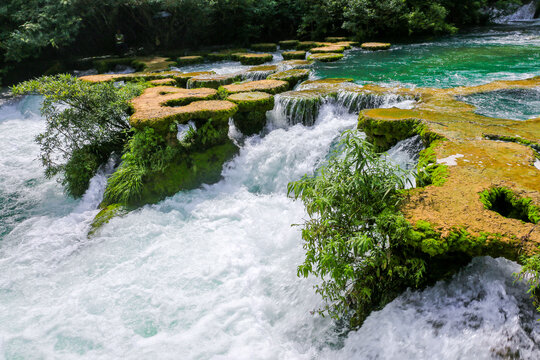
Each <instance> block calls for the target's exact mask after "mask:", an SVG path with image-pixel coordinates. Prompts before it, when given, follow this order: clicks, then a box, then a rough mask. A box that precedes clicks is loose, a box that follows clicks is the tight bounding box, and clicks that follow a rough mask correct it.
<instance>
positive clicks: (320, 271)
mask: <svg viewBox="0 0 540 360" xmlns="http://www.w3.org/2000/svg"><path fill="white" fill-rule="evenodd" d="M340 147H341V153H338V154H335V155H334V156H333V157H331V158H330V160H329V161H328V164H327V165H326V166H324V167H323V168H322V169H320V170H319V171H318V173H317V174H316V175H315V176H304V177H303V178H302V179H301V180H299V181H296V182H292V183H290V184H289V186H288V194H289V195H292V196H293V197H294V198H295V199H300V200H302V201H303V203H304V205H305V207H306V211H307V214H308V219H307V220H305V222H304V223H303V224H302V238H303V240H304V245H303V247H304V249H305V251H306V256H305V260H304V262H303V264H301V265H300V266H298V276H301V277H308V276H310V275H313V276H317V277H319V278H321V283H320V285H318V286H317V287H316V291H317V293H319V294H320V295H321V296H322V298H323V300H324V301H325V304H324V305H323V306H322V307H321V308H320V309H319V312H320V313H321V314H322V315H326V314H329V315H331V316H332V317H335V318H337V319H342V320H348V321H349V323H350V326H351V327H353V328H354V327H358V326H360V325H361V324H362V322H363V321H364V320H365V318H366V317H367V316H368V315H369V314H370V312H371V311H374V310H379V309H381V308H382V307H384V306H385V305H386V304H387V303H388V302H390V301H392V300H393V299H394V298H395V297H396V296H397V295H399V294H400V293H402V292H403V291H404V290H405V289H407V288H412V289H418V288H422V287H424V286H426V285H429V284H432V283H433V282H435V281H437V280H440V279H444V278H448V277H449V276H451V275H452V274H454V273H455V272H456V271H457V270H459V269H460V268H461V267H462V266H464V265H466V264H467V263H468V262H469V261H470V260H471V259H472V258H473V257H475V256H482V255H490V256H494V257H497V256H504V257H506V258H508V259H512V260H518V259H517V257H518V254H519V243H520V241H519V239H516V240H515V241H514V242H508V241H507V240H505V241H502V235H500V234H492V233H486V232H482V233H479V234H472V233H470V232H469V231H468V230H467V229H464V228H459V229H457V228H456V229H452V230H451V231H450V232H449V233H448V234H446V235H443V234H441V231H439V230H438V229H437V228H436V227H434V226H433V225H432V224H430V223H428V222H426V221H418V222H417V223H416V224H414V225H412V224H410V223H409V222H408V221H407V220H406V219H405V218H404V216H403V215H402V213H401V211H400V209H401V206H402V202H403V200H404V199H406V194H407V193H406V192H405V191H404V189H405V185H406V183H405V180H404V179H406V178H407V177H406V176H405V175H406V173H405V172H404V171H402V170H400V169H399V168H397V167H396V166H394V165H391V164H390V163H388V162H387V160H386V158H385V157H384V156H380V155H381V154H380V153H377V152H376V151H375V148H374V147H373V145H371V144H370V143H367V142H365V141H364V140H362V139H361V138H360V137H359V136H358V134H357V133H355V132H353V131H350V132H346V134H345V136H344V138H343V139H342V141H341V143H340ZM536 211H537V210H536ZM534 214H536V215H534V216H537V214H538V212H534ZM536 221H537V220H536ZM521 261H522V262H523V263H524V264H525V266H524V268H523V270H522V272H521V274H520V275H519V276H521V277H526V278H527V279H529V283H530V284H531V291H534V293H533V294H534V295H536V296H537V295H538V292H537V291H536V289H538V285H539V280H538V279H540V262H539V259H538V256H536V257H532V258H528V259H522V260H521ZM538 304H539V302H538V297H536V305H537V306H538ZM539 311H540V306H539Z"/></svg>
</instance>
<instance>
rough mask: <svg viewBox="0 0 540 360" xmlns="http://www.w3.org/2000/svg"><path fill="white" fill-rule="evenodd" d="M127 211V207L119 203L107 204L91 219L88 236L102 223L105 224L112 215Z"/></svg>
mask: <svg viewBox="0 0 540 360" xmlns="http://www.w3.org/2000/svg"><path fill="white" fill-rule="evenodd" d="M125 213H127V209H126V208H125V207H124V206H123V205H121V204H111V205H107V206H105V207H104V208H102V209H101V210H100V212H99V213H98V214H97V215H96V216H95V217H94V220H92V224H90V231H88V237H91V236H93V235H94V234H95V233H96V232H97V231H98V230H99V229H100V228H101V227H102V226H103V225H105V224H107V223H108V222H109V221H111V219H112V218H113V217H116V216H119V215H122V214H125Z"/></svg>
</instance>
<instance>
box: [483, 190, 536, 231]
mask: <svg viewBox="0 0 540 360" xmlns="http://www.w3.org/2000/svg"><path fill="white" fill-rule="evenodd" d="M480 201H481V202H482V204H484V206H485V208H486V209H488V210H492V211H495V212H496V213H498V214H500V215H502V216H504V217H506V218H511V219H517V220H521V221H524V222H530V223H533V224H538V222H540V207H538V206H536V205H534V204H533V202H532V199H528V198H521V197H519V196H517V195H516V194H515V193H514V192H513V191H512V190H510V189H508V188H505V187H492V188H491V189H487V190H484V191H482V192H481V193H480Z"/></svg>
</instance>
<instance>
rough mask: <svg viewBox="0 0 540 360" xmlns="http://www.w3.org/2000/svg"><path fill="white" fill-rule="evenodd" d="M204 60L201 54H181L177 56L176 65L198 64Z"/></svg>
mask: <svg viewBox="0 0 540 360" xmlns="http://www.w3.org/2000/svg"><path fill="white" fill-rule="evenodd" d="M202 62H204V58H203V57H202V56H182V57H179V58H178V65H190V64H200V63H202Z"/></svg>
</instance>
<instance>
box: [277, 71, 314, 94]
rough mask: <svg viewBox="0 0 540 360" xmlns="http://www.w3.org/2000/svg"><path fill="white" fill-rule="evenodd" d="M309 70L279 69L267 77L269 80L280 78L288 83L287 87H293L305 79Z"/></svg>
mask: <svg viewBox="0 0 540 360" xmlns="http://www.w3.org/2000/svg"><path fill="white" fill-rule="evenodd" d="M308 77H309V70H307V69H291V70H286V71H280V72H277V73H275V74H272V75H270V76H268V77H267V79H269V80H282V81H286V82H288V83H289V88H291V89H292V88H293V87H294V86H295V85H296V84H298V83H299V82H302V81H305V80H307V78H308Z"/></svg>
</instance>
